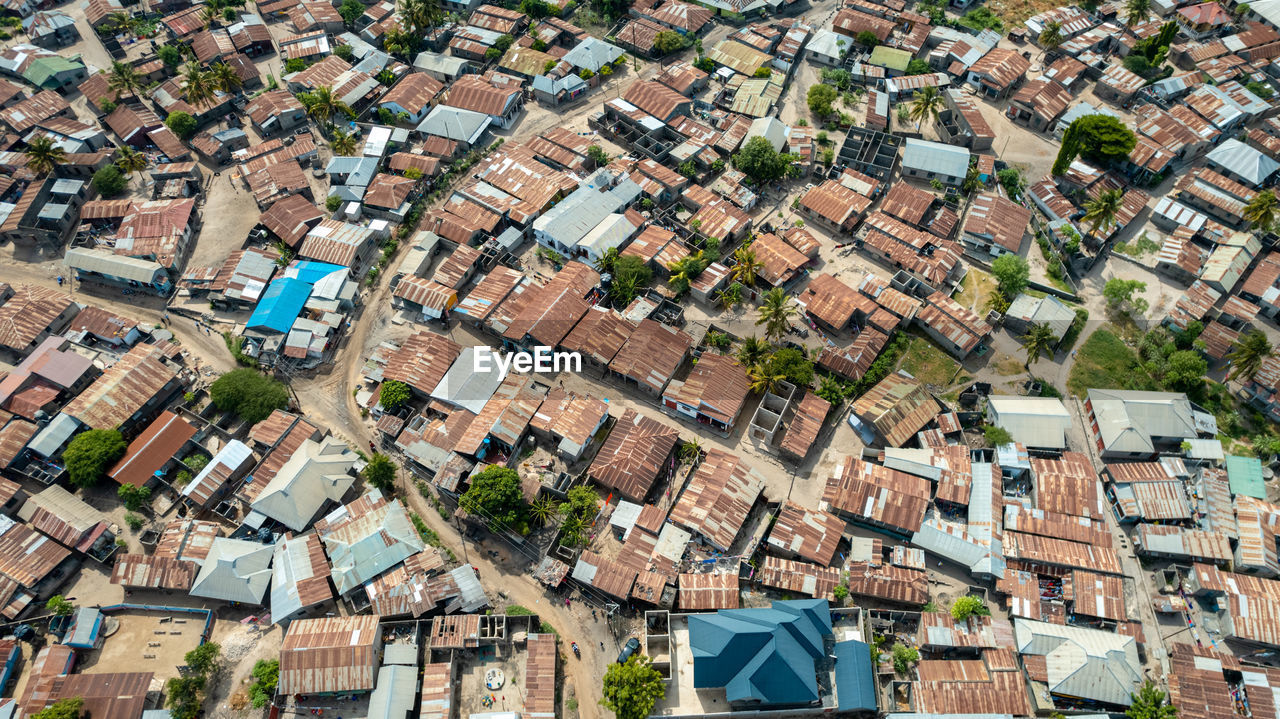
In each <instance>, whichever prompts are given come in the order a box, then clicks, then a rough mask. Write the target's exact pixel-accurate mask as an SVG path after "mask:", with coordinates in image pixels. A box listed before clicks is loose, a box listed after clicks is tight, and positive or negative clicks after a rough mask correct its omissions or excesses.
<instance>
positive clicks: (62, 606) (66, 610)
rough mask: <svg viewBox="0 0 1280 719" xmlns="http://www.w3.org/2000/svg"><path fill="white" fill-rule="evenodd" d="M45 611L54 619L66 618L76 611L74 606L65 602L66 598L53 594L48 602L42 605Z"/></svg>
mask: <svg viewBox="0 0 1280 719" xmlns="http://www.w3.org/2000/svg"><path fill="white" fill-rule="evenodd" d="M44 607H45V609H48V610H49V613H51V614H53V615H54V616H55V617H67V616H70V615H71V613H72V612H74V611H75V610H76V605H74V604H72V603H71V602H68V601H67V598H66V597H64V596H62V595H61V594H55V595H53V596H52V597H49V601H47V602H45V603H44Z"/></svg>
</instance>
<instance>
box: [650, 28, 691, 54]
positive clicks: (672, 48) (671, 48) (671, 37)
mask: <svg viewBox="0 0 1280 719" xmlns="http://www.w3.org/2000/svg"><path fill="white" fill-rule="evenodd" d="M684 47H685V45H684V37H682V36H681V35H680V33H678V32H676V31H675V30H663V31H661V32H659V33H658V34H657V35H654V36H653V49H654V50H657V51H658V54H659V55H668V54H670V53H673V52H677V51H679V50H683V49H684Z"/></svg>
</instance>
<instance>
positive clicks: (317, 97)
mask: <svg viewBox="0 0 1280 719" xmlns="http://www.w3.org/2000/svg"><path fill="white" fill-rule="evenodd" d="M308 98H309V100H310V104H309V105H308V106H307V114H308V115H310V116H311V118H312V119H314V120H315V121H317V122H324V126H325V128H326V132H327V131H329V130H331V129H332V128H333V116H334V115H337V114H338V113H342V114H344V115H347V116H348V117H353V116H354V115H355V113H354V112H352V111H351V107H350V106H348V105H347V103H345V102H343V101H342V100H341V99H339V98H338V97H337V96H336V95H334V94H333V88H330V87H326V86H324V85H321V86H320V87H317V88H316V89H314V90H312V91H311V93H310V94H309V95H308Z"/></svg>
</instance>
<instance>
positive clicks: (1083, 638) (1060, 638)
mask: <svg viewBox="0 0 1280 719" xmlns="http://www.w3.org/2000/svg"><path fill="white" fill-rule="evenodd" d="M1013 631H1014V638H1015V641H1016V642H1017V649H1018V652H1019V653H1020V654H1022V655H1024V656H1027V655H1031V656H1041V657H1044V658H1045V666H1046V669H1047V675H1048V676H1047V679H1048V682H1047V683H1048V685H1049V691H1050V692H1051V693H1053V694H1058V695H1061V696H1065V697H1079V698H1082V699H1092V700H1094V701H1098V702H1103V703H1105V704H1113V705H1117V706H1129V703H1130V699H1129V695H1130V694H1131V693H1134V692H1137V691H1138V688H1139V687H1140V686H1141V684H1142V681H1143V678H1144V674H1143V665H1142V663H1141V662H1140V661H1139V660H1138V646H1137V642H1136V641H1135V640H1134V638H1133V637H1131V636H1128V635H1125V634H1117V633H1114V632H1109V631H1103V630H1101V629H1090V628H1086V627H1076V626H1065V625H1061V624H1050V623H1047V622H1033V621H1029V620H1026V619H1022V618H1017V619H1014V623H1013Z"/></svg>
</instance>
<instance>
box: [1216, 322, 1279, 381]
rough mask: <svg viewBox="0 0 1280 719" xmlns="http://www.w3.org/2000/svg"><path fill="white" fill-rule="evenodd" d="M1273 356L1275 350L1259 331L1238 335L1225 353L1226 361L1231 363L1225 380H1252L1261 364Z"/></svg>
mask: <svg viewBox="0 0 1280 719" xmlns="http://www.w3.org/2000/svg"><path fill="white" fill-rule="evenodd" d="M1274 354H1275V348H1274V347H1272V346H1271V342H1270V341H1269V340H1268V339H1267V336H1266V335H1265V334H1263V333H1262V332H1261V331H1260V330H1250V331H1249V332H1246V333H1245V334H1242V335H1240V337H1238V338H1236V341H1235V344H1233V345H1231V351H1230V352H1228V353H1227V361H1228V362H1230V363H1231V373H1230V374H1229V375H1228V376H1227V379H1229V380H1235V379H1239V378H1241V377H1243V378H1244V379H1246V380H1251V379H1253V378H1254V377H1255V376H1256V375H1257V374H1258V370H1259V369H1260V368H1261V367H1262V362H1263V361H1264V360H1266V359H1267V358H1268V357H1271V356H1272V355H1274Z"/></svg>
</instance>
